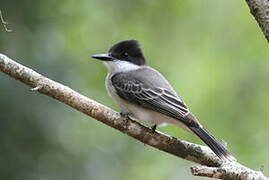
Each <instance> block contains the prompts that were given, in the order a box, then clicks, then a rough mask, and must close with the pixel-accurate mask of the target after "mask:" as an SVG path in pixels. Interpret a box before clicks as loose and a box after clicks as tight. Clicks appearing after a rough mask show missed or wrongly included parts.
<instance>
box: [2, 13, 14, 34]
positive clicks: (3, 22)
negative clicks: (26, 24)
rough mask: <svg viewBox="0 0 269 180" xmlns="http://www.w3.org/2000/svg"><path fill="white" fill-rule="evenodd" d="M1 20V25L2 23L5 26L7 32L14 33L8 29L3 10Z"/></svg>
mask: <svg viewBox="0 0 269 180" xmlns="http://www.w3.org/2000/svg"><path fill="white" fill-rule="evenodd" d="M0 19H1V23H2V25H3V26H4V28H5V31H6V32H12V30H11V29H9V28H8V27H7V25H8V22H7V21H5V20H4V18H3V15H2V11H1V10H0Z"/></svg>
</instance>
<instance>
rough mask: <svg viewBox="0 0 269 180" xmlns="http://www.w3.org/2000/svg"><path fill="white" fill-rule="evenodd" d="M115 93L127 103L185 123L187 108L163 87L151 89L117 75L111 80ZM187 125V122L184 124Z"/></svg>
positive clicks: (119, 74) (135, 80)
mask: <svg viewBox="0 0 269 180" xmlns="http://www.w3.org/2000/svg"><path fill="white" fill-rule="evenodd" d="M111 81H112V85H113V86H114V88H115V90H116V93H117V94H118V95H119V96H120V97H121V98H123V99H125V100H126V101H128V102H131V103H134V104H137V105H140V106H143V107H144V108H146V109H150V110H153V111H157V112H160V113H162V114H165V115H167V116H170V117H173V118H175V119H178V120H181V121H183V123H184V121H185V117H186V116H187V115H188V114H189V110H188V108H187V106H186V105H185V104H184V102H182V100H181V99H179V98H178V97H177V96H176V95H174V93H173V92H171V90H169V89H165V88H164V87H152V86H150V85H149V84H146V83H145V82H144V83H143V82H142V81H141V80H139V79H138V78H135V77H132V79H130V78H126V77H125V76H124V75H123V74H121V73H118V74H116V75H114V76H113V77H112V78H111ZM185 123H186V124H189V123H190V122H189V121H186V122H185Z"/></svg>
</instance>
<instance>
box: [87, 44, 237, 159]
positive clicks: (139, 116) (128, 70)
mask: <svg viewBox="0 0 269 180" xmlns="http://www.w3.org/2000/svg"><path fill="white" fill-rule="evenodd" d="M91 57H92V58H94V59H97V60H101V61H103V63H104V65H105V66H106V67H107V69H108V74H107V76H106V79H105V86H106V89H107V92H108V94H109V95H110V96H111V97H112V99H114V100H115V102H116V103H117V104H118V106H119V107H120V109H121V114H122V115H123V116H125V117H130V118H131V119H136V120H138V121H140V122H146V123H151V124H153V126H152V130H153V131H155V129H156V127H157V125H161V124H173V125H176V126H179V127H182V128H183V129H185V130H187V131H189V132H192V133H194V134H195V135H197V136H198V137H199V138H200V139H201V140H202V141H203V142H204V143H205V144H206V145H207V146H208V147H209V148H210V149H211V150H212V151H213V152H214V153H215V154H216V155H217V156H218V157H219V158H220V159H221V160H224V161H234V159H235V158H234V157H233V156H232V155H231V154H230V153H229V152H228V150H227V149H226V147H225V146H224V144H223V143H222V142H220V141H219V140H217V139H216V138H215V137H214V136H213V135H212V134H210V133H209V131H208V130H207V129H205V128H204V127H203V126H202V124H201V123H200V122H199V121H198V120H197V118H196V117H195V116H194V115H193V114H192V113H191V112H190V110H189V108H188V107H187V105H186V104H185V103H184V102H183V100H182V99H181V98H180V97H179V96H178V94H177V93H176V91H175V90H174V89H173V87H172V86H171V85H170V83H169V82H168V80H166V78H165V77H164V76H163V75H162V74H161V73H160V72H158V71H157V70H155V69H153V68H152V67H150V66H149V65H147V64H146V58H145V56H144V53H143V50H142V48H141V46H140V43H139V41H138V40H124V41H120V42H118V43H116V44H115V45H113V46H112V47H111V48H110V49H109V51H108V53H105V54H96V55H92V56H91Z"/></svg>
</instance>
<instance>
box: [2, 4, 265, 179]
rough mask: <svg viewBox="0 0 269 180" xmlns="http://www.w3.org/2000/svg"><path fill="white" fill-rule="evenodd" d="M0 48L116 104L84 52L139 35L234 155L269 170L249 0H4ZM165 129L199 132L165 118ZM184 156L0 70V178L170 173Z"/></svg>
mask: <svg viewBox="0 0 269 180" xmlns="http://www.w3.org/2000/svg"><path fill="white" fill-rule="evenodd" d="M0 8H1V10H2V11H3V15H4V17H5V19H6V20H7V21H8V22H9V23H10V26H9V27H10V28H11V29H12V30H13V32H12V33H7V32H5V31H4V29H3V28H2V26H1V29H0V52H1V53H5V54H7V55H8V56H10V57H12V58H14V59H16V60H17V61H18V62H20V63H22V64H24V65H27V66H29V67H31V68H33V69H34V70H36V71H38V72H40V73H42V74H44V75H45V76H48V77H49V78H51V79H53V80H56V81H58V82H61V83H63V84H65V85H67V86H69V87H71V88H73V89H74V90H76V91H78V92H80V93H82V94H84V95H86V96H88V97H90V98H93V99H95V100H96V101H98V102H101V103H103V104H105V105H107V106H110V107H112V108H113V109H115V110H119V109H118V107H117V106H116V105H115V104H114V103H113V101H112V100H111V99H110V98H109V97H108V95H107V94H106V91H105V88H104V83H103V82H104V78H105V76H106V69H105V67H104V66H103V65H102V64H101V63H100V62H97V61H95V60H93V59H91V58H90V55H92V54H96V53H104V52H106V51H107V50H108V48H110V46H111V45H112V44H114V43H116V42H118V41H120V40H126V39H138V40H140V43H141V44H142V46H143V49H144V52H145V56H146V58H147V59H148V64H150V65H151V66H153V67H154V68H156V69H157V70H159V71H161V72H162V73H163V74H164V75H165V76H166V77H167V79H168V80H169V81H171V82H172V84H173V86H174V88H175V89H176V91H177V92H178V93H179V94H180V95H181V96H182V97H183V99H184V100H185V101H186V102H187V104H188V105H189V107H190V109H191V110H192V112H193V113H194V114H195V115H196V116H197V117H198V118H199V119H200V121H201V122H202V123H203V124H204V126H205V127H207V128H208V129H209V130H210V131H211V132H212V133H213V134H214V135H215V136H217V137H218V138H221V139H224V140H225V141H227V142H228V145H229V149H230V151H231V152H232V153H233V154H234V155H235V156H236V157H237V158H238V161H240V162H241V163H243V164H245V165H247V166H249V167H250V168H253V169H259V168H260V167H261V166H264V172H265V174H266V175H269V143H268V139H269V130H268V129H269V110H268V107H269V84H268V69H269V60H268V58H269V55H268V52H269V51H268V44H267V43H266V40H265V39H264V37H263V35H262V33H261V31H260V29H259V27H258V25H257V24H256V21H255V20H254V18H253V17H252V16H251V15H250V13H249V9H248V7H247V5H246V3H245V2H244V1H243V0H242V1H233V0H226V1H215V0H207V1H202V0H188V1H178V0H169V1H154V0H147V1H143V0H137V1H133V0H114V1H112V0H106V1H105V0H77V1H74V0H62V1H55V0H46V1H40V0H39V1H38V0H1V3H0ZM159 130H160V131H163V132H165V133H167V134H170V135H174V136H176V137H179V138H182V139H185V140H188V141H191V142H195V143H201V141H200V140H199V139H198V138H196V137H195V136H193V135H191V134H189V133H187V132H184V131H183V130H181V129H179V128H177V127H174V126H166V127H161V128H159ZM191 165H193V163H190V162H187V161H184V160H182V159H179V158H176V157H173V156H171V155H169V154H166V153H164V152H160V151H158V150H156V149H153V148H151V147H149V146H145V145H143V144H141V143H140V142H137V141H136V140H134V139H132V138H130V137H128V136H126V135H124V134H122V133H120V132H118V131H116V130H114V129H112V128H110V127H107V126H105V125H103V124H101V123H100V122H98V121H95V120H93V119H91V118H89V117H87V116H85V115H83V114H81V113H79V112H76V111H75V110H73V109H71V108H69V107H67V106H66V105H63V104H61V103H59V102H57V101H55V100H53V99H51V98H48V97H46V96H44V95H40V94H38V93H35V92H31V91H30V88H29V87H27V86H25V85H23V84H21V83H19V82H17V81H15V80H13V79H11V78H9V77H7V76H6V75H4V74H0V179H1V180H31V179H34V180H36V179H38V180H43V179H50V180H73V179H76V180H89V179H90V180H105V179H111V180H127V179H128V180H137V179H148V180H156V179H158V180H175V179H204V178H199V177H193V176H191V174H190V171H189V167H190V166H191Z"/></svg>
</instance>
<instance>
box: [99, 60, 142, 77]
mask: <svg viewBox="0 0 269 180" xmlns="http://www.w3.org/2000/svg"><path fill="white" fill-rule="evenodd" d="M104 64H105V66H106V67H107V69H108V71H109V73H112V74H114V73H118V72H126V71H131V70H136V69H139V68H141V66H138V65H136V64H133V63H131V62H128V61H120V60H116V61H104Z"/></svg>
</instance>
